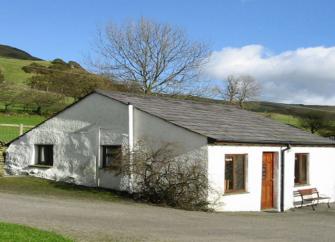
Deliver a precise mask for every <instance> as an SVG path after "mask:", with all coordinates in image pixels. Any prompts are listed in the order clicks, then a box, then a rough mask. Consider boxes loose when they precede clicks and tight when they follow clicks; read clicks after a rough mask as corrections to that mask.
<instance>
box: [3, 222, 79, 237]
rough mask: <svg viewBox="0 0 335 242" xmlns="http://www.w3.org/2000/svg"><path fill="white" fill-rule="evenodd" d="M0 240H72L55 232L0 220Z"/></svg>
mask: <svg viewBox="0 0 335 242" xmlns="http://www.w3.org/2000/svg"><path fill="white" fill-rule="evenodd" d="M0 241H6V242H26V241H29V242H40V241H43V242H71V241H73V240H70V239H67V238H65V237H63V236H61V235H58V234H56V233H54V232H48V231H43V230H39V229H35V228H31V227H27V226H23V225H18V224H8V223H1V222H0Z"/></svg>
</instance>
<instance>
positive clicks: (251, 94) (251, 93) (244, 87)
mask: <svg viewBox="0 0 335 242" xmlns="http://www.w3.org/2000/svg"><path fill="white" fill-rule="evenodd" d="M260 90H261V87H260V84H259V83H258V82H257V81H256V80H255V79H254V78H253V77H251V76H233V75H230V76H228V77H227V80H226V86H225V88H220V87H215V88H214V93H217V94H219V95H220V96H221V97H223V98H224V99H225V100H226V101H227V102H228V103H229V104H235V103H238V105H239V106H240V107H241V108H243V107H244V106H243V105H244V102H245V101H247V100H251V99H253V98H255V97H257V96H258V94H259V92H260Z"/></svg>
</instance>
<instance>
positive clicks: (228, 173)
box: [225, 157, 234, 190]
mask: <svg viewBox="0 0 335 242" xmlns="http://www.w3.org/2000/svg"><path fill="white" fill-rule="evenodd" d="M225 163H226V164H225V183H226V184H225V186H226V187H225V189H226V190H233V189H234V183H233V158H232V157H226V162H225Z"/></svg>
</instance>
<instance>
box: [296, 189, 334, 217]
mask: <svg viewBox="0 0 335 242" xmlns="http://www.w3.org/2000/svg"><path fill="white" fill-rule="evenodd" d="M294 197H300V199H301V201H295V202H294V207H303V206H312V209H313V210H314V211H315V207H316V206H317V205H318V204H319V201H322V200H328V201H327V206H328V208H330V204H329V202H330V197H327V196H323V195H320V193H319V191H318V190H317V189H316V188H315V187H314V188H308V189H299V190H297V191H294Z"/></svg>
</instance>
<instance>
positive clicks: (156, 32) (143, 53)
mask: <svg viewBox="0 0 335 242" xmlns="http://www.w3.org/2000/svg"><path fill="white" fill-rule="evenodd" d="M96 50H97V54H98V56H99V57H98V58H100V59H98V61H96V62H95V63H94V64H95V67H97V68H98V69H99V71H100V72H102V73H109V74H110V75H111V76H112V77H113V79H116V80H120V81H123V82H125V83H128V82H136V83H138V84H139V86H140V87H141V90H142V92H143V93H145V94H150V93H152V92H163V93H171V92H175V91H176V90H178V91H180V89H181V88H182V87H183V86H184V85H186V83H187V82H189V81H193V80H195V78H196V77H197V76H198V74H199V69H200V67H201V66H202V64H203V62H204V60H206V58H207V57H208V54H209V51H208V49H207V47H206V45H205V44H204V43H201V42H193V41H191V40H190V39H189V38H188V37H187V36H186V34H185V32H184V31H182V30H180V29H178V28H175V27H173V26H171V25H169V24H159V23H156V22H153V21H150V20H148V19H145V18H142V19H140V20H139V21H138V22H129V23H126V24H124V25H121V26H120V25H115V24H110V25H108V26H107V27H106V29H105V31H104V32H101V33H100V34H99V36H98V41H97V44H96Z"/></svg>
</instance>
